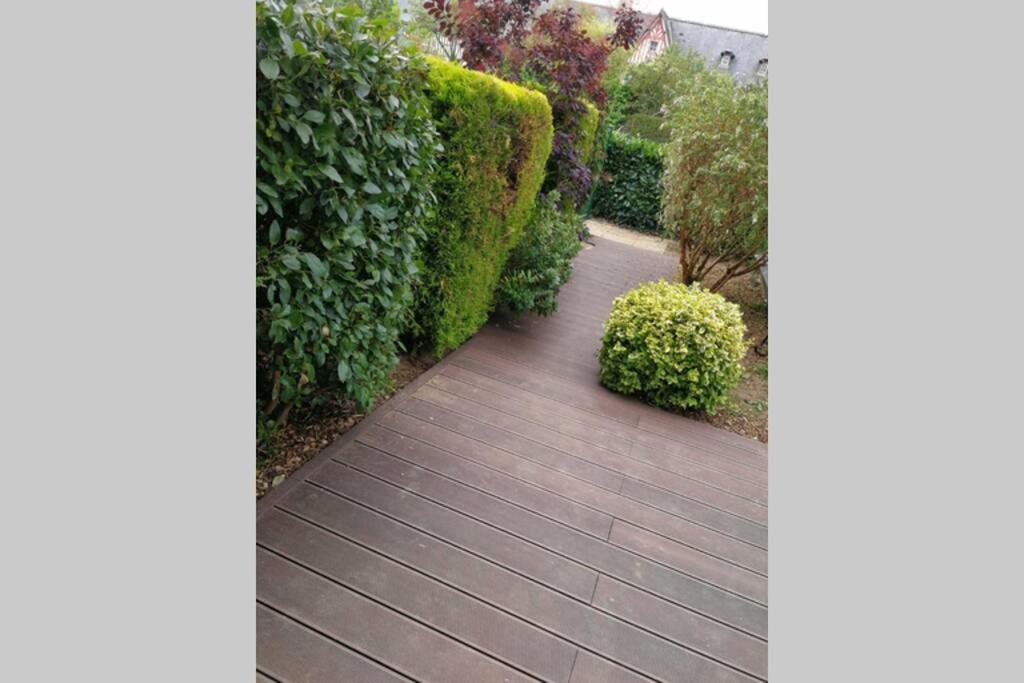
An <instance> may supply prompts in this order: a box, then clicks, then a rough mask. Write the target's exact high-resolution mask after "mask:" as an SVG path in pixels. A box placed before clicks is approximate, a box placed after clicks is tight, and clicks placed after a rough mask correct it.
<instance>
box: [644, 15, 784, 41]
mask: <svg viewBox="0 0 1024 683" xmlns="http://www.w3.org/2000/svg"><path fill="white" fill-rule="evenodd" d="M662 11H663V12H664V10H662ZM665 16H666V17H668V19H669V21H680V22H682V23H684V24H696V25H697V26H706V27H708V28H718V29H722V30H723V31H732V32H734V33H749V34H750V35H753V36H761V37H762V38H767V37H768V34H767V33H761V32H760V31H748V30H747V29H745V28H732V27H731V26H722V25H721V24H708V23H707V22H703V21H692V20H690V19H675V18H673V17H669V16H668V14H667V13H666V14H665Z"/></svg>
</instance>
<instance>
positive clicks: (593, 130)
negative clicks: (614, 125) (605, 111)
mask: <svg viewBox="0 0 1024 683" xmlns="http://www.w3.org/2000/svg"><path fill="white" fill-rule="evenodd" d="M586 107H587V112H586V113H585V114H584V115H583V116H582V117H580V128H579V132H578V133H577V134H576V135H577V138H576V139H577V144H579V149H580V159H582V160H583V163H584V164H585V165H586V166H587V167H590V165H591V163H592V162H593V160H594V152H595V149H596V147H597V145H596V143H597V129H598V127H599V125H600V123H601V112H600V111H599V110H598V109H597V107H595V106H594V105H592V104H591V103H590V102H587V103H586Z"/></svg>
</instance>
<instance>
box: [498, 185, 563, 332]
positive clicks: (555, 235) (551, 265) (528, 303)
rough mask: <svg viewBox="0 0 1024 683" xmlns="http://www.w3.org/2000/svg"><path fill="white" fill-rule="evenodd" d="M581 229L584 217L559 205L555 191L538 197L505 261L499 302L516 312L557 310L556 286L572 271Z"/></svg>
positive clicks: (560, 284) (505, 308)
mask: <svg viewBox="0 0 1024 683" xmlns="http://www.w3.org/2000/svg"><path fill="white" fill-rule="evenodd" d="M582 230H583V221H582V220H581V219H580V218H579V216H577V215H576V213H575V212H574V211H572V210H571V209H570V210H565V209H563V208H562V198H561V196H560V195H559V194H558V193H557V192H551V193H549V194H548V195H546V196H545V197H543V198H541V199H538V200H537V204H536V206H534V208H533V212H532V213H531V214H530V220H529V222H528V223H527V226H526V230H525V235H524V236H523V239H522V240H521V241H520V242H519V244H518V246H516V248H515V249H513V250H512V255H511V256H510V257H509V260H508V263H507V264H506V265H505V272H504V274H503V275H502V276H501V283H500V285H499V287H498V295H497V301H498V306H499V307H500V308H502V309H504V310H506V311H509V312H511V313H516V314H518V313H525V312H526V311H532V312H534V313H539V314H541V315H548V314H550V313H554V312H555V311H556V310H558V303H557V301H556V297H557V296H558V290H559V288H560V287H561V286H562V285H563V284H565V283H566V281H568V279H569V276H570V275H572V259H573V257H574V256H576V254H577V253H579V250H580V248H581V246H582V244H581V243H580V238H579V235H580V232H581V231H582Z"/></svg>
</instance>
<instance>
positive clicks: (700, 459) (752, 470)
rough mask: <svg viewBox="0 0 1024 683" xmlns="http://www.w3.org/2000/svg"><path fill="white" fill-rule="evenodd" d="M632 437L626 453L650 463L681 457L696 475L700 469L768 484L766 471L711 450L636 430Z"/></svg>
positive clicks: (754, 482) (755, 482) (761, 484)
mask: <svg viewBox="0 0 1024 683" xmlns="http://www.w3.org/2000/svg"><path fill="white" fill-rule="evenodd" d="M636 437H637V438H636V439H634V441H633V452H632V453H631V454H630V455H632V456H633V457H634V458H641V459H645V460H650V461H651V462H654V460H653V459H655V458H656V459H657V462H667V461H670V460H682V461H684V462H686V463H689V464H690V465H689V467H690V471H691V472H693V473H694V474H695V475H696V476H704V475H700V474H697V472H698V470H697V469H694V468H702V469H703V470H704V471H707V472H708V475H709V476H711V477H716V476H721V475H722V474H724V475H726V476H729V477H732V478H734V479H742V480H744V481H747V482H751V483H753V484H756V485H758V486H760V487H762V489H765V488H767V486H768V472H767V470H762V469H759V468H758V467H752V466H750V465H746V464H744V463H742V462H737V461H736V460H731V459H729V458H724V457H722V456H720V455H717V454H715V453H711V452H709V451H706V450H702V449H699V448H695V447H693V446H689V445H686V444H682V443H679V442H678V441H671V440H669V439H666V438H662V437H659V436H656V435H654V434H644V433H638V434H637V435H636ZM715 473H719V474H715Z"/></svg>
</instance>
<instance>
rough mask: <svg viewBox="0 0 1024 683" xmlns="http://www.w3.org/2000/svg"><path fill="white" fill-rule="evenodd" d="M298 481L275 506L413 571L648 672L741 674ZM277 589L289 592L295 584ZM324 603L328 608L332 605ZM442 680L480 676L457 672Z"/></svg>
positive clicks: (725, 677) (678, 676) (705, 676)
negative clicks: (300, 484) (409, 567)
mask: <svg viewBox="0 0 1024 683" xmlns="http://www.w3.org/2000/svg"><path fill="white" fill-rule="evenodd" d="M302 489H303V490H302V491H301V494H300V491H298V490H296V491H295V492H293V494H292V495H289V496H288V497H287V498H285V499H284V500H282V501H281V503H280V506H281V507H286V508H287V509H288V510H290V511H292V512H293V513H295V514H296V515H298V516H300V517H302V518H304V519H307V520H309V521H311V522H313V523H315V524H319V525H322V526H324V527H326V528H329V529H332V530H333V531H335V532H336V533H338V534H340V535H342V536H345V537H346V538H349V539H351V540H354V541H356V542H358V543H359V544H361V545H364V546H366V547H370V548H372V549H374V550H375V551H376V552H379V553H381V554H383V555H386V556H388V557H390V558H392V559H394V560H396V561H398V562H400V563H402V564H405V565H407V566H411V567H415V568H416V569H417V570H418V571H420V572H421V573H424V574H427V575H429V576H431V577H433V578H435V579H437V580H439V581H442V582H444V583H447V584H448V585H450V586H453V587H455V588H458V589H459V590H461V591H463V592H465V593H468V594H470V595H473V596H475V597H477V598H478V599H480V600H483V601H485V602H488V603H490V604H492V605H494V606H495V607H498V608H499V609H502V610H504V611H506V612H508V613H510V614H514V615H516V616H518V617H519V618H521V619H524V620H526V621H529V622H531V623H533V624H534V625H536V626H538V627H539V628H542V629H544V630H546V631H549V632H551V633H553V634H555V635H558V636H560V637H562V638H564V639H566V640H569V641H570V642H572V643H574V644H576V645H577V646H580V647H584V648H586V649H588V650H591V651H593V652H596V653H599V654H601V655H602V656H605V657H607V658H609V659H612V660H614V661H620V662H622V663H623V664H624V665H626V666H628V667H629V668H632V669H636V670H637V671H641V672H643V673H645V674H646V675H649V676H651V677H653V678H660V679H664V680H699V681H708V682H711V681H740V680H748V679H747V677H745V676H742V675H740V674H739V673H738V672H736V671H734V670H732V669H729V668H727V667H724V666H722V665H721V664H719V663H717V662H715V661H713V660H711V659H709V658H707V657H705V656H703V655H698V654H696V653H693V652H690V651H688V650H686V649H684V648H681V647H679V646H678V645H675V644H673V643H670V642H668V641H665V640H662V639H660V638H657V637H655V636H653V635H651V634H649V633H647V632H645V631H643V630H640V629H638V628H636V627H635V626H632V625H630V624H627V623H626V622H624V621H621V620H619V619H617V618H616V617H613V616H611V615H607V614H605V613H603V612H600V611H598V610H595V609H594V608H592V607H590V606H589V605H587V604H584V603H582V602H580V601H578V600H574V599H572V598H569V597H567V596H565V595H563V594H561V593H558V592H556V591H553V590H551V589H550V588H547V587H545V586H543V585H541V584H538V583H535V582H533V581H531V580H529V579H526V578H524V577H522V576H520V575H519V574H515V573H513V572H510V571H508V570H506V569H504V568H503V567H500V566H498V565H495V564H492V563H490V562H486V561H484V560H482V559H480V558H478V557H476V556H474V555H470V554H468V553H466V552H464V551H462V550H460V549H458V548H456V547H454V546H451V545H448V544H445V543H442V542H441V541H439V540H438V539H435V538H433V537H431V536H427V535H426V534H423V533H422V532H419V531H416V530H414V529H412V528H410V527H406V526H404V525H401V524H399V523H398V522H395V521H393V520H391V519H389V518H387V517H384V516H382V515H379V514H377V513H374V512H371V511H369V510H366V509H365V508H360V507H359V506H357V505H355V504H354V503H349V502H348V501H345V500H344V499H341V498H338V497H337V496H333V495H332V494H330V493H327V492H326V491H322V490H319V489H316V488H315V487H311V486H308V485H306V486H304V487H302ZM265 573H266V572H258V574H265ZM332 585H333V584H332ZM285 592H286V593H287V594H289V595H290V594H293V593H294V592H295V591H294V590H290V591H285ZM291 602H294V600H292V601H291ZM330 611H331V613H335V612H336V610H334V609H332V610H330ZM357 621H360V620H357ZM410 623H411V622H410ZM382 637H383V636H382ZM389 638H390V639H391V641H392V642H393V643H395V644H400V645H401V646H402V647H403V649H405V650H408V649H412V650H414V651H415V650H416V649H419V648H418V647H412V648H410V647H409V645H408V643H407V641H406V639H405V637H404V636H401V635H394V634H392V635H391V636H389ZM450 642H453V643H454V641H450ZM381 661H385V660H383V659H381ZM491 661H493V660H491ZM388 663H389V665H390V662H388ZM395 668H400V667H395ZM403 670H404V669H403ZM447 680H453V681H454V680H473V681H477V680H484V679H482V678H479V677H467V676H466V675H465V674H463V675H462V676H461V677H453V678H449V679H447Z"/></svg>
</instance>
